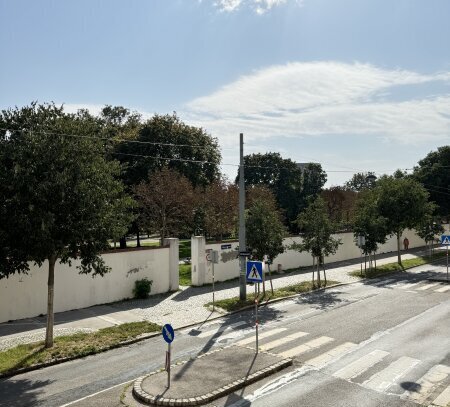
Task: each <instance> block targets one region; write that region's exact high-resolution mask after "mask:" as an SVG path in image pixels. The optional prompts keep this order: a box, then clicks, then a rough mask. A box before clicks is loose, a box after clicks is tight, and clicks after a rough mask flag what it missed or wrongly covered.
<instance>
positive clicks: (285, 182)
mask: <svg viewBox="0 0 450 407" xmlns="http://www.w3.org/2000/svg"><path fill="white" fill-rule="evenodd" d="M244 166H245V173H244V174H245V185H246V187H249V186H266V187H268V188H269V189H270V190H271V191H272V193H273V194H274V196H275V198H276V201H277V205H278V207H279V208H280V209H281V210H282V211H283V212H284V215H285V218H286V224H287V226H288V227H289V229H290V230H291V231H296V228H297V225H296V224H295V222H294V221H295V219H296V217H297V214H298V213H299V212H300V210H302V209H303V208H304V207H306V202H307V200H308V199H309V198H311V197H316V196H317V194H319V192H320V191H321V189H322V187H323V185H324V184H325V182H326V174H325V172H324V171H323V170H322V167H321V166H320V164H314V163H311V164H306V165H305V166H304V168H303V169H302V168H301V166H300V165H298V164H297V163H295V162H293V161H292V160H290V159H284V158H282V157H281V155H280V154H278V153H266V154H250V155H247V156H245V157H244ZM238 181H239V174H238V176H237V178H236V183H238Z"/></svg>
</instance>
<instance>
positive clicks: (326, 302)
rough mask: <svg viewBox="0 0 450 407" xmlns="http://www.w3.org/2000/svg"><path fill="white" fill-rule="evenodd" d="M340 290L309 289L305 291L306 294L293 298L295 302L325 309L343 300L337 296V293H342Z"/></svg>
mask: <svg viewBox="0 0 450 407" xmlns="http://www.w3.org/2000/svg"><path fill="white" fill-rule="evenodd" d="M342 293H343V292H342V291H324V290H318V291H311V292H309V293H307V295H305V294H302V295H300V296H299V297H298V298H296V299H295V303H296V304H309V305H311V306H312V307H313V308H316V309H321V310H323V309H327V308H331V307H333V306H335V305H336V304H340V303H343V302H345V300H342V299H341V298H339V295H340V294H342Z"/></svg>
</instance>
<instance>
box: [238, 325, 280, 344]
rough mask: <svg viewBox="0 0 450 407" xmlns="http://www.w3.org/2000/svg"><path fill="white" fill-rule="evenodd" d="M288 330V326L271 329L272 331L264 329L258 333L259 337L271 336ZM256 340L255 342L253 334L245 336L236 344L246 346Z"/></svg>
mask: <svg viewBox="0 0 450 407" xmlns="http://www.w3.org/2000/svg"><path fill="white" fill-rule="evenodd" d="M286 330H287V328H276V329H271V330H270V331H263V332H261V333H260V334H259V335H258V338H259V339H264V338H268V337H269V336H272V335H276V334H279V333H280V332H284V331H286ZM254 342H255V336H254V335H253V336H251V337H250V338H245V339H242V340H241V341H239V342H236V345H239V346H245V345H248V344H250V343H254Z"/></svg>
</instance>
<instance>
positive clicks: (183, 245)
mask: <svg viewBox="0 0 450 407" xmlns="http://www.w3.org/2000/svg"><path fill="white" fill-rule="evenodd" d="M186 257H191V239H189V240H180V259H185V258H186Z"/></svg>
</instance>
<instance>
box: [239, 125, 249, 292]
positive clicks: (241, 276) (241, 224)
mask: <svg viewBox="0 0 450 407" xmlns="http://www.w3.org/2000/svg"><path fill="white" fill-rule="evenodd" d="M239 150H240V155H239V268H240V273H239V298H240V299H241V300H245V299H246V298H247V285H246V284H247V282H246V281H245V280H246V277H245V260H246V253H245V252H246V250H247V245H246V242H245V182H244V134H243V133H240V134H239Z"/></svg>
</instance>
